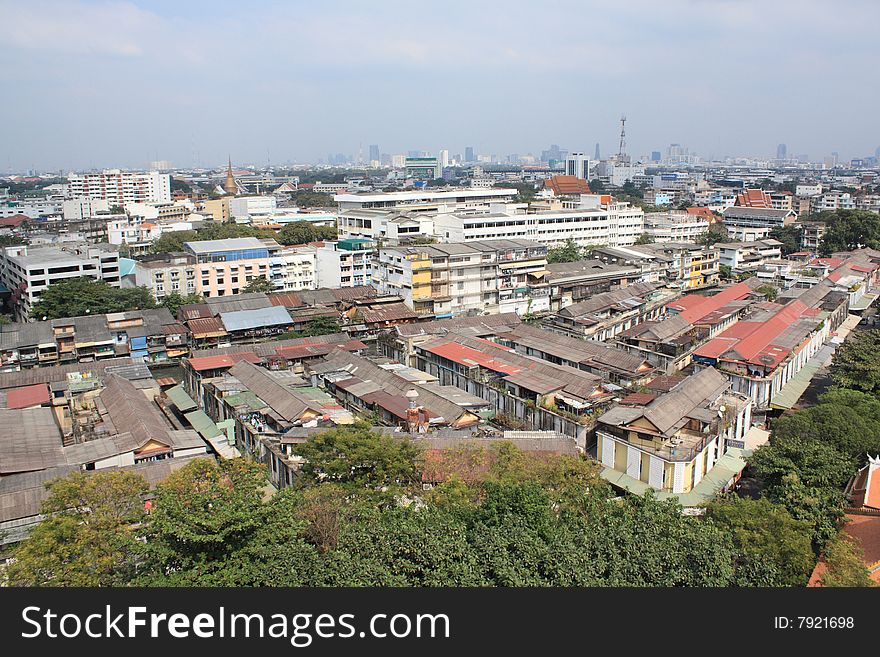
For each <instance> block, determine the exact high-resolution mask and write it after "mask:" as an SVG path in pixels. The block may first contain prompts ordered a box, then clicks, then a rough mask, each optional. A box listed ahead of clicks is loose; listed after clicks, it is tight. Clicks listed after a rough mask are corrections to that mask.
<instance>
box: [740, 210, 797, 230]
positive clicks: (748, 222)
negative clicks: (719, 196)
mask: <svg viewBox="0 0 880 657" xmlns="http://www.w3.org/2000/svg"><path fill="white" fill-rule="evenodd" d="M723 217H724V225H725V226H726V227H727V229H728V230H730V229H737V228H768V229H773V228H782V227H783V226H790V225H791V224H793V223H794V222H795V221H796V220H797V214H796V213H795V212H794V210H775V209H773V207H772V204H771V206H770V207H749V206H739V205H736V206H733V207H730V208H727V209H725V210H724V212H723Z"/></svg>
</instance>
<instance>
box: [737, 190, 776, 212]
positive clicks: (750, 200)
mask: <svg viewBox="0 0 880 657" xmlns="http://www.w3.org/2000/svg"><path fill="white" fill-rule="evenodd" d="M736 204H737V205H739V206H742V207H747V208H772V207H773V201H772V200H771V199H770V195H769V194H768V193H767V192H765V191H764V190H763V189H744V190H743V191H741V192H740V193H739V194H737V195H736Z"/></svg>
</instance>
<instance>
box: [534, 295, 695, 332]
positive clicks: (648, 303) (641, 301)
mask: <svg viewBox="0 0 880 657" xmlns="http://www.w3.org/2000/svg"><path fill="white" fill-rule="evenodd" d="M678 295H679V292H678V291H677V290H671V289H669V288H666V287H663V286H661V285H659V284H658V283H633V284H631V285H627V286H626V287H621V288H618V289H616V290H612V291H610V292H603V293H600V294H596V295H595V296H592V297H590V298H587V299H585V300H583V301H580V302H578V303H575V304H572V305H568V306H565V307H564V308H562V309H561V310H559V311H557V312H555V313H554V314H552V315H550V316H549V317H547V318H545V319H544V320H543V325H544V327H546V328H548V329H550V330H551V331H556V332H558V333H564V334H566V335H571V336H575V337H578V338H582V339H586V340H596V341H598V342H605V341H606V340H610V339H612V338H614V337H615V336H617V335H618V334H620V333H622V332H623V331H626V330H628V329H630V328H632V327H633V326H636V325H637V324H641V323H642V322H646V321H653V320H657V319H660V318H661V317H662V316H664V314H665V312H666V310H665V309H666V304H667V302H669V301H671V300H672V299H674V298H675V297H677V296H678Z"/></svg>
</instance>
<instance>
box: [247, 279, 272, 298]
mask: <svg viewBox="0 0 880 657" xmlns="http://www.w3.org/2000/svg"><path fill="white" fill-rule="evenodd" d="M241 291H242V293H243V294H248V293H251V292H262V293H263V294H270V293H272V292H275V284H274V283H272V281H270V280H269V279H267V278H266V277H265V276H257V277H255V278H252V279H251V280H250V281H249V282H248V284H247V285H245V286H244V287H243V288H242V289H241Z"/></svg>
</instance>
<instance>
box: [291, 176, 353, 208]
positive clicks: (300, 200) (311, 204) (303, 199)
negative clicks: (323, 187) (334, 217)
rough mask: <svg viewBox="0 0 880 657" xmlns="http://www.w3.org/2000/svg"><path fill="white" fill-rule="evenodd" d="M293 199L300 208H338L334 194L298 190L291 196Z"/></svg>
mask: <svg viewBox="0 0 880 657" xmlns="http://www.w3.org/2000/svg"><path fill="white" fill-rule="evenodd" d="M339 182H342V181H339ZM291 198H292V199H293V202H294V203H296V205H297V207H300V208H335V207H336V206H337V203H336V201H334V200H333V195H332V194H325V193H323V192H313V191H311V190H309V189H301V190H298V191H296V192H294V193H293V194H292V195H291Z"/></svg>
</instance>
